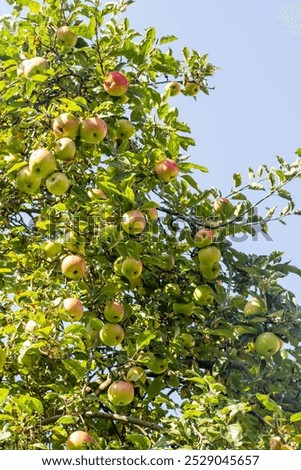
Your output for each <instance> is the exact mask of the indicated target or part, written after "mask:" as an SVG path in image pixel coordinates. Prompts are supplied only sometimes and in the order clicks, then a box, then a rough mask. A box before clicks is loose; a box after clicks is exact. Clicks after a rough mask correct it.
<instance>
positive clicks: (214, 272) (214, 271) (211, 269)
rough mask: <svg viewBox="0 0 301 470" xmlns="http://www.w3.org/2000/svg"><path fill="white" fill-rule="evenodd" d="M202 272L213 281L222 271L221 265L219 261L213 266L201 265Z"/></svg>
mask: <svg viewBox="0 0 301 470" xmlns="http://www.w3.org/2000/svg"><path fill="white" fill-rule="evenodd" d="M200 272H201V274H202V276H203V277H204V278H205V279H207V280H208V281H213V280H214V279H216V278H217V277H218V276H219V274H220V272H221V265H220V264H219V263H214V264H212V265H211V266H204V265H203V264H201V265H200Z"/></svg>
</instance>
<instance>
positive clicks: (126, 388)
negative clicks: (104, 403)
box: [108, 380, 135, 406]
mask: <svg viewBox="0 0 301 470" xmlns="http://www.w3.org/2000/svg"><path fill="white" fill-rule="evenodd" d="M134 396H135V391H134V387H133V385H132V384H131V383H130V382H126V381H124V380H119V381H118V382H114V383H112V384H111V385H110V386H109V388H108V398H109V400H110V402H111V403H112V404H113V405H115V406H126V405H129V404H130V403H131V402H132V401H133V400H134Z"/></svg>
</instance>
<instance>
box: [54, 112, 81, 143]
mask: <svg viewBox="0 0 301 470" xmlns="http://www.w3.org/2000/svg"><path fill="white" fill-rule="evenodd" d="M79 126H80V122H79V120H78V119H77V118H76V117H75V116H73V114H70V113H63V114H61V115H60V116H58V117H57V118H56V119H55V120H54V121H53V127H52V129H53V132H54V135H55V136H56V138H57V139H59V138H61V137H69V139H75V137H76V136H77V134H78V131H79Z"/></svg>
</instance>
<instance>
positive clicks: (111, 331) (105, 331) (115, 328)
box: [99, 323, 124, 347]
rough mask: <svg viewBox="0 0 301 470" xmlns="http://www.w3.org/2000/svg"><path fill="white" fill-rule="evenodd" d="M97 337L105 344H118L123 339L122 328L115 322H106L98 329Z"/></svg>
mask: <svg viewBox="0 0 301 470" xmlns="http://www.w3.org/2000/svg"><path fill="white" fill-rule="evenodd" d="M99 337H100V339H101V341H102V342H103V344H105V345H106V346H112V347H113V346H118V345H119V344H121V343H122V341H123V340H124V329H123V328H122V326H120V325H118V324H117V323H106V324H105V325H104V326H103V328H102V329H101V330H100V332H99Z"/></svg>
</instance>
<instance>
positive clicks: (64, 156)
mask: <svg viewBox="0 0 301 470" xmlns="http://www.w3.org/2000/svg"><path fill="white" fill-rule="evenodd" d="M53 151H54V153H55V155H56V157H57V158H59V159H60V160H64V161H68V160H72V159H73V158H74V155H75V152H76V146H75V143H74V142H73V140H72V139H70V138H69V137H62V138H61V139H58V140H57V141H56V142H55V144H54V147H53Z"/></svg>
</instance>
